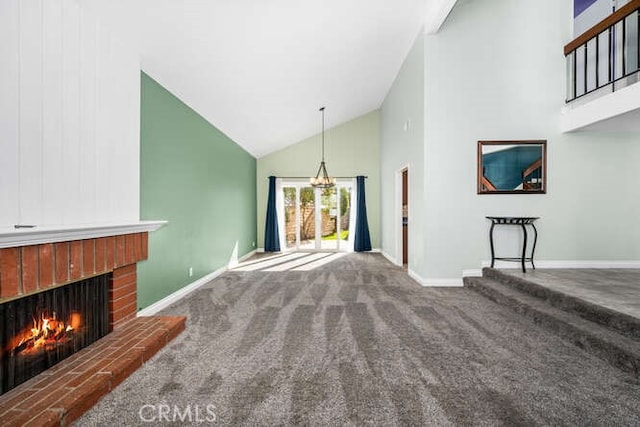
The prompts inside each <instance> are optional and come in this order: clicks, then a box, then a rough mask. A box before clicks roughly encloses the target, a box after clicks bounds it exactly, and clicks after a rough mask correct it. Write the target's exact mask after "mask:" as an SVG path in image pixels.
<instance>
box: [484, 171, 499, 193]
mask: <svg viewBox="0 0 640 427" xmlns="http://www.w3.org/2000/svg"><path fill="white" fill-rule="evenodd" d="M482 187H483V188H484V189H485V191H496V190H497V188H496V186H495V185H493V183H492V182H491V181H489V178H487V177H486V176H484V175H482Z"/></svg>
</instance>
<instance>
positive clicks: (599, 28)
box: [564, 0, 640, 56]
mask: <svg viewBox="0 0 640 427" xmlns="http://www.w3.org/2000/svg"><path fill="white" fill-rule="evenodd" d="M637 9H640V0H631V1H630V2H629V3H627V4H625V5H624V6H622V7H621V8H620V9H618V10H616V11H615V12H613V13H612V14H611V15H609V16H607V17H606V18H604V19H603V20H602V21H600V22H598V23H597V24H596V25H594V26H593V27H591V28H589V29H588V30H587V31H585V32H584V33H582V34H580V35H579V36H578V37H576V38H575V39H574V40H573V41H572V42H570V43H569V44H567V45H566V46H565V47H564V56H567V55H569V54H570V53H571V52H573V51H574V50H576V49H577V48H579V47H580V46H582V45H583V44H585V43H587V42H588V41H589V40H591V39H593V38H595V37H597V36H598V34H600V33H602V32H603V31H606V30H607V29H608V28H609V27H612V26H614V25H615V24H617V23H618V22H620V21H622V20H623V19H624V18H626V17H627V16H629V15H631V14H632V13H633V12H635V11H636V10H637Z"/></svg>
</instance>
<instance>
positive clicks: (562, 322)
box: [464, 277, 640, 378]
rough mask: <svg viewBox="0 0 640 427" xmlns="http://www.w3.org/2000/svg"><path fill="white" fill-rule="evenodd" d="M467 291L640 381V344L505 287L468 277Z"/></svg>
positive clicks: (482, 279) (489, 280) (466, 279)
mask: <svg viewBox="0 0 640 427" xmlns="http://www.w3.org/2000/svg"><path fill="white" fill-rule="evenodd" d="M464 284H465V286H466V287H468V288H470V289H473V290H475V291H476V292H478V293H480V294H482V295H483V296H485V297H487V298H489V299H490V300H492V301H494V302H496V303H498V304H500V305H504V306H507V307H510V308H512V309H513V310H514V311H515V312H517V313H519V314H521V315H523V316H525V317H527V318H530V319H532V320H533V321H534V322H535V323H536V324H538V325H540V326H542V327H544V328H546V329H548V330H550V331H552V332H554V333H555V334H556V335H558V336H561V337H562V338H564V339H566V340H568V341H570V342H571V343H573V344H574V345H576V346H578V347H580V348H582V349H584V350H585V351H587V352H589V353H590V354H593V355H594V356H597V357H599V358H601V359H603V360H606V361H607V362H609V363H610V364H611V365H613V366H615V367H616V368H618V369H621V370H623V371H625V372H629V373H631V374H632V375H634V376H635V377H636V378H640V343H638V342H636V341H634V340H632V339H630V338H628V337H625V336H622V335H620V334H617V333H616V332H614V331H611V330H608V329H606V328H604V327H602V326H600V325H597V324H593V323H592V322H589V321H587V320H584V319H581V318H579V317H576V316H574V315H572V314H570V313H566V312H563V311H562V310H559V309H558V308H555V307H552V306H550V305H548V304H546V303H545V302H544V301H542V300H536V299H534V297H531V296H528V295H526V294H522V295H520V296H514V295H513V293H514V292H515V291H513V290H512V291H511V293H512V295H509V293H510V292H509V288H508V287H506V286H505V285H503V284H502V283H499V282H496V281H494V280H492V279H489V278H486V277H484V278H481V277H465V278H464Z"/></svg>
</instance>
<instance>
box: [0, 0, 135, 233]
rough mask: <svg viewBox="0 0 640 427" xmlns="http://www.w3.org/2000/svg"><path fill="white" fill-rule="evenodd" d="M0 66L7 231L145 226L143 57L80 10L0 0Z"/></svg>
mask: <svg viewBox="0 0 640 427" xmlns="http://www.w3.org/2000/svg"><path fill="white" fill-rule="evenodd" d="M0 58H2V66H1V67H0V93H1V94H2V96H0V144H1V145H0V153H1V155H0V227H7V226H13V225H14V224H36V225H57V224H81V223H88V222H107V221H119V220H125V221H128V220H138V218H139V126H140V124H139V123H140V101H139V99H140V66H139V59H138V57H137V55H136V54H134V53H133V52H130V51H129V49H128V48H127V47H126V45H125V43H123V42H121V41H119V40H117V39H116V38H115V37H113V36H112V35H111V34H110V33H108V32H107V31H106V30H105V29H104V28H102V27H101V26H100V24H99V23H98V22H97V21H96V20H95V19H94V18H93V17H92V16H91V15H90V14H89V13H88V12H86V11H84V10H83V9H82V8H81V7H80V6H79V2H78V1H77V0H2V1H0Z"/></svg>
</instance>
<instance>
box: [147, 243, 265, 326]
mask: <svg viewBox="0 0 640 427" xmlns="http://www.w3.org/2000/svg"><path fill="white" fill-rule="evenodd" d="M255 253H256V251H251V252H249V253H248V254H246V255H243V256H242V257H240V258H239V259H238V262H242V261H245V260H246V259H248V258H251V257H252V256H253V255H255ZM233 264H237V263H233ZM231 267H232V263H229V265H228V266H226V267H222V268H219V269H217V270H216V271H214V272H212V273H209V274H207V275H206V276H204V277H201V278H199V279H198V280H196V281H195V282H192V283H190V284H188V285H187V286H185V287H183V288H180V289H178V290H177V291H175V292H174V293H172V294H170V295H167V296H166V297H164V298H162V299H161V300H160V301H156V302H154V303H153V304H151V305H150V306H149V307H146V308H144V309H142V310H140V311H139V312H138V313H137V316H138V317H143V316H153V315H154V314H156V313H157V312H159V311H160V310H162V309H164V308H167V307H169V306H170V305H171V304H173V303H174V302H176V301H179V300H180V299H182V298H184V297H186V296H187V295H189V294H190V293H191V292H193V291H195V290H196V289H198V288H199V287H200V286H202V285H204V284H206V283H209V282H210V281H212V280H213V279H215V278H216V277H218V276H220V275H221V274H222V273H224V272H225V271H227V270H229V269H230V268H231Z"/></svg>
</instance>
